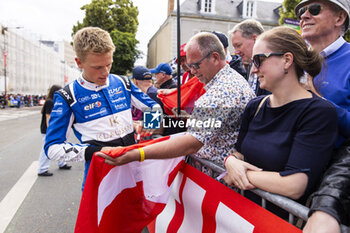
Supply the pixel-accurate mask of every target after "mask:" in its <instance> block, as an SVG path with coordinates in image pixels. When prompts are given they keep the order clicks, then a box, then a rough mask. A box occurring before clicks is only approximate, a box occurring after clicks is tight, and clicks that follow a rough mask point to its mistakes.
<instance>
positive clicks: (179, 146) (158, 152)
mask: <svg viewBox="0 0 350 233" xmlns="http://www.w3.org/2000/svg"><path fill="white" fill-rule="evenodd" d="M202 146H203V144H202V143H201V142H200V141H198V140H197V139H196V138H195V137H193V136H192V135H189V134H185V135H182V136H179V137H175V138H172V139H169V140H166V141H162V142H159V143H155V144H152V145H148V146H146V147H144V148H143V150H144V158H145V159H169V158H175V157H180V156H183V155H188V154H193V153H196V152H197V151H198V150H199V149H200V148H201V147H202ZM112 154H113V150H109V151H107V150H106V151H102V152H97V153H96V155H97V156H100V157H102V158H104V159H105V163H107V164H110V165H118V166H119V165H123V164H127V163H130V162H133V161H141V152H140V150H139V149H134V150H130V151H127V152H126V153H125V154H123V155H121V156H119V157H116V158H114V157H113V156H111V155H112Z"/></svg>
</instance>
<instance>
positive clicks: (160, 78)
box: [150, 63, 176, 89]
mask: <svg viewBox="0 0 350 233" xmlns="http://www.w3.org/2000/svg"><path fill="white" fill-rule="evenodd" d="M150 71H151V73H152V74H154V76H155V77H156V82H155V83H154V86H155V87H156V88H159V89H171V88H176V83H175V82H174V80H173V77H172V76H171V73H172V72H173V70H172V69H171V66H170V65H169V64H168V63H160V64H159V65H158V66H157V67H156V68H154V69H151V70H150Z"/></svg>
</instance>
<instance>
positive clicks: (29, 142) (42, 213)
mask: <svg viewBox="0 0 350 233" xmlns="http://www.w3.org/2000/svg"><path fill="white" fill-rule="evenodd" d="M40 117H41V115H40V107H31V108H21V109H15V108H14V109H11V108H7V109H5V110H4V109H1V110H0V129H1V134H0V200H1V202H0V233H3V232H6V233H10V232H11V233H60V232H62V233H69V232H73V231H74V225H75V220H76V216H77V212H78V208H79V203H80V197H81V190H80V188H81V182H82V174H83V163H74V164H72V165H73V167H72V170H70V171H62V170H58V167H57V165H56V164H55V163H54V162H52V163H51V166H50V171H52V172H53V173H54V175H53V176H52V177H38V176H37V160H38V157H39V152H40V149H41V146H42V145H41V134H40V131H39V124H40ZM71 140H74V139H71ZM26 171H27V172H26ZM21 177H22V179H21ZM21 181H23V182H21ZM16 183H17V185H16ZM28 184H32V186H30V185H29V186H30V187H25V186H28ZM11 190H14V191H15V192H11ZM26 190H27V191H26ZM11 194H12V195H11ZM21 196H22V197H21ZM23 196H24V197H23ZM21 198H24V201H23V202H22V203H20V201H21ZM13 203H15V204H13ZM14 206H15V207H16V206H17V207H18V209H15V210H14V208H15V207H14ZM2 207H3V208H2ZM11 213H14V216H13V217H12V216H11ZM9 218H10V220H11V221H6V220H8V219H9ZM6 222H9V223H8V224H7V227H6V230H5V229H2V228H1V227H4V224H6Z"/></svg>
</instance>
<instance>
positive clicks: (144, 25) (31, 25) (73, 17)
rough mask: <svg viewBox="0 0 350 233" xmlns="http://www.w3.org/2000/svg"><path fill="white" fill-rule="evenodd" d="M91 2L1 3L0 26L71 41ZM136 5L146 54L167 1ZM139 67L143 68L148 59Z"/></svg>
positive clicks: (7, 0)
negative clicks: (81, 8) (75, 28)
mask: <svg viewBox="0 0 350 233" xmlns="http://www.w3.org/2000/svg"><path fill="white" fill-rule="evenodd" d="M183 1H184V0H181V1H180V2H181V3H182V2H183ZM271 1H278V2H282V0H271ZM90 2H91V0H0V24H2V25H4V26H7V27H9V30H14V29H10V28H11V27H18V26H21V27H23V29H16V31H18V33H22V34H24V35H27V36H28V35H29V36H31V37H32V38H35V39H43V40H67V41H71V40H72V39H71V33H72V28H73V25H74V24H76V22H77V21H80V22H81V21H82V19H83V18H84V11H82V10H80V7H81V6H83V5H84V4H88V3H90ZM133 2H134V4H135V5H136V6H137V7H138V9H139V16H138V20H139V26H138V31H137V34H136V39H137V40H139V41H140V44H139V45H138V49H139V50H141V51H142V52H143V53H144V54H146V53H147V44H148V41H149V39H150V38H151V37H152V36H153V35H154V33H155V32H156V31H157V30H158V28H159V26H161V25H162V23H163V22H164V21H165V19H166V17H167V7H168V1H167V0H133ZM175 5H176V0H175ZM137 63H138V64H140V65H144V64H145V58H144V59H141V60H138V61H137Z"/></svg>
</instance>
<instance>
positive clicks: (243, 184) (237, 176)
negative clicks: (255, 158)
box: [223, 156, 262, 190]
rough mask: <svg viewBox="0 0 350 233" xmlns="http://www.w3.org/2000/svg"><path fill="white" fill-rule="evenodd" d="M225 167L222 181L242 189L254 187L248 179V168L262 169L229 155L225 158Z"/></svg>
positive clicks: (253, 169)
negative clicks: (225, 173)
mask: <svg viewBox="0 0 350 233" xmlns="http://www.w3.org/2000/svg"><path fill="white" fill-rule="evenodd" d="M225 167H226V170H227V175H226V176H225V177H224V178H223V179H224V181H225V182H226V183H227V184H229V185H234V186H235V187H237V188H239V189H242V190H247V189H253V188H255V186H254V185H252V184H251V183H250V182H249V180H248V177H247V171H248V170H252V171H262V169H260V168H258V167H256V166H254V165H251V164H249V163H247V162H244V161H242V160H239V159H237V158H235V157H234V156H230V157H228V158H227V160H226V163H225Z"/></svg>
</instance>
